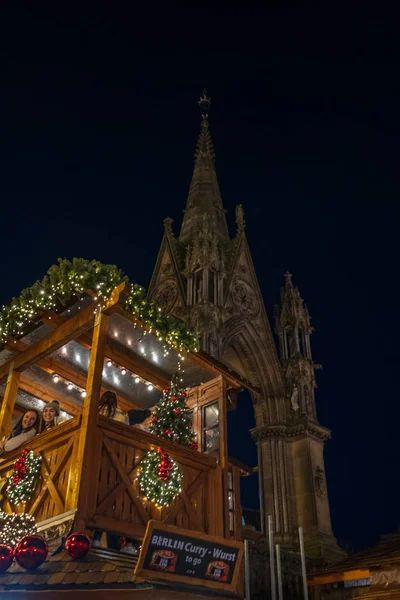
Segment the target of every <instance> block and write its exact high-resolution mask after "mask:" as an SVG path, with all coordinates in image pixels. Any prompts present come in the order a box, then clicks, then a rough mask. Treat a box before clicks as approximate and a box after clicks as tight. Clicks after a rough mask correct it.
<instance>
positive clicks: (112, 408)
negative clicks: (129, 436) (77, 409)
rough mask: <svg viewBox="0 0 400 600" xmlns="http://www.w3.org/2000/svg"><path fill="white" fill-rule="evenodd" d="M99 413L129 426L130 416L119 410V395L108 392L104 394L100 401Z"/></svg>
mask: <svg viewBox="0 0 400 600" xmlns="http://www.w3.org/2000/svg"><path fill="white" fill-rule="evenodd" d="M99 413H100V414H101V415H103V416H104V417H108V418H109V419H115V421H119V422H120V423H125V424H129V421H128V416H127V415H126V413H123V412H121V411H119V410H118V408H117V394H116V393H115V392H112V391H111V390H108V391H107V392H104V394H103V395H102V396H101V398H100V401H99Z"/></svg>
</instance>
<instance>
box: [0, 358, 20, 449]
mask: <svg viewBox="0 0 400 600" xmlns="http://www.w3.org/2000/svg"><path fill="white" fill-rule="evenodd" d="M20 378H21V373H20V372H19V371H14V363H13V362H12V363H11V365H10V370H9V372H8V377H7V385H6V391H5V394H4V398H3V402H2V405H1V412H0V440H1V439H3V437H4V436H7V435H9V434H10V432H11V418H12V414H13V411H14V406H15V400H16V398H17V392H18V384H19V380H20Z"/></svg>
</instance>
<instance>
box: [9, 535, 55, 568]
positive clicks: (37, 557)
mask: <svg viewBox="0 0 400 600" xmlns="http://www.w3.org/2000/svg"><path fill="white" fill-rule="evenodd" d="M48 551H49V548H48V546H47V544H46V542H45V541H44V539H43V538H42V537H40V535H26V536H25V537H23V538H22V540H21V541H20V542H19V544H18V546H17V547H16V548H15V551H14V555H15V560H16V561H17V563H18V564H19V566H20V567H22V568H23V569H37V568H38V567H40V565H41V564H42V563H43V562H44V561H45V560H46V558H47V553H48Z"/></svg>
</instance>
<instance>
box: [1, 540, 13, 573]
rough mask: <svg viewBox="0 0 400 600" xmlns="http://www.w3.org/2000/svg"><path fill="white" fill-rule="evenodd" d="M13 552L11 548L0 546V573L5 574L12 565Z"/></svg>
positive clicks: (4, 545) (5, 545)
mask: <svg viewBox="0 0 400 600" xmlns="http://www.w3.org/2000/svg"><path fill="white" fill-rule="evenodd" d="M13 560H14V552H13V549H12V548H11V546H7V544H0V573H5V572H6V571H7V569H9V568H10V567H11V565H12V561H13Z"/></svg>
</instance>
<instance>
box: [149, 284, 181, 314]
mask: <svg viewBox="0 0 400 600" xmlns="http://www.w3.org/2000/svg"><path fill="white" fill-rule="evenodd" d="M177 297H178V286H177V284H176V281H173V280H167V281H163V282H162V283H160V285H159V286H158V287H157V289H156V291H155V294H154V302H155V303H156V304H157V306H159V307H160V308H162V309H163V310H165V311H166V312H169V311H170V310H171V309H172V307H173V306H174V304H175V302H176V299H177Z"/></svg>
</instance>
